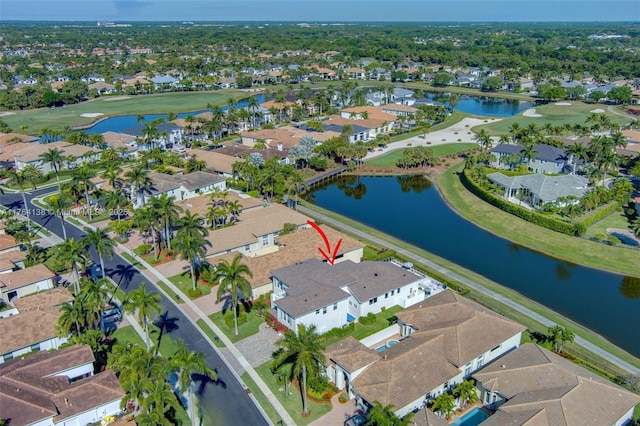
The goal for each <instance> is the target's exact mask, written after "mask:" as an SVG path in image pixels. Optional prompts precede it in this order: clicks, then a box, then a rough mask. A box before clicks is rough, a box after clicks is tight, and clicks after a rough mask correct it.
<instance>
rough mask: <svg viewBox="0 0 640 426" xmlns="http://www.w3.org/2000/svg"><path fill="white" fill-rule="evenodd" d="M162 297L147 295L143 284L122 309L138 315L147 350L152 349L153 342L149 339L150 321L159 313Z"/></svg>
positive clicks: (153, 294)
mask: <svg viewBox="0 0 640 426" xmlns="http://www.w3.org/2000/svg"><path fill="white" fill-rule="evenodd" d="M160 299H161V298H160V295H159V294H158V293H147V288H146V283H145V282H142V283H141V284H140V287H138V289H137V290H134V291H132V292H131V293H129V295H128V297H127V299H126V300H125V301H124V303H123V305H122V307H123V309H124V311H125V312H127V313H137V314H138V322H139V323H140V324H142V327H143V328H144V332H145V336H146V342H145V343H146V344H147V350H149V348H151V340H150V339H149V327H148V323H149V319H150V318H151V316H152V315H153V314H157V313H159V312H160V311H161V310H162V309H161V307H160Z"/></svg>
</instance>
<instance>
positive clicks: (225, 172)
mask: <svg viewBox="0 0 640 426" xmlns="http://www.w3.org/2000/svg"><path fill="white" fill-rule="evenodd" d="M187 154H189V155H195V157H196V158H197V159H198V160H202V161H204V162H205V163H207V169H208V170H209V171H210V172H212V173H216V174H218V175H220V176H223V177H225V178H231V177H234V174H233V164H234V163H237V162H240V163H243V162H245V161H246V160H245V159H244V158H238V157H234V156H231V155H226V154H221V153H219V152H217V151H215V150H214V151H209V150H205V149H196V148H193V149H188V150H187Z"/></svg>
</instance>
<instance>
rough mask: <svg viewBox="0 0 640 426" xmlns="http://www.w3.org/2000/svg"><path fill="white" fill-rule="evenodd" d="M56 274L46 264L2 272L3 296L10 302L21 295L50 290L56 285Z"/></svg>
mask: <svg viewBox="0 0 640 426" xmlns="http://www.w3.org/2000/svg"><path fill="white" fill-rule="evenodd" d="M55 276H56V274H54V273H53V272H51V271H50V270H49V269H48V268H47V267H46V266H44V265H35V266H32V267H30V268H25V269H18V270H17V271H13V272H10V273H6V274H0V291H1V292H2V293H1V298H2V299H3V300H5V301H9V302H10V301H12V300H14V299H17V298H19V297H24V296H26V295H29V294H33V293H38V292H40V291H44V290H50V289H52V288H53V287H54V282H53V281H54V278H55Z"/></svg>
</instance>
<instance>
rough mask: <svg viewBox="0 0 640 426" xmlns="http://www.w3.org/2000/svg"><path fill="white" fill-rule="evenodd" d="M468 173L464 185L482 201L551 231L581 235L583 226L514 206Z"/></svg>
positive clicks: (465, 173)
mask: <svg viewBox="0 0 640 426" xmlns="http://www.w3.org/2000/svg"><path fill="white" fill-rule="evenodd" d="M467 173H468V172H467V170H466V169H465V170H464V171H463V172H462V178H461V180H462V184H463V185H464V186H465V187H466V188H467V189H468V190H469V191H471V192H472V193H474V194H475V195H477V196H478V197H480V198H481V199H482V200H484V201H486V202H488V203H489V204H491V205H493V206H496V207H497V208H499V209H500V210H503V211H505V212H507V213H510V214H512V215H514V216H517V217H519V218H521V219H524V220H526V221H527V222H531V223H533V224H535V225H539V226H542V227H544V228H547V229H551V230H552V231H556V232H561V233H563V234H566V235H576V234H580V233H581V232H580V231H581V230H582V229H584V228H583V226H576V225H572V224H570V223H567V222H563V221H560V220H558V219H554V218H552V217H548V216H544V215H542V214H540V213H537V212H535V211H532V210H527V209H525V208H523V207H520V206H517V205H515V204H512V203H510V202H509V201H507V200H505V199H504V198H502V197H500V196H498V195H495V194H492V193H491V192H489V191H487V190H486V189H484V188H482V187H481V186H479V185H478V184H477V183H476V182H475V181H474V180H473V179H472V178H470V177H469V176H468V175H467Z"/></svg>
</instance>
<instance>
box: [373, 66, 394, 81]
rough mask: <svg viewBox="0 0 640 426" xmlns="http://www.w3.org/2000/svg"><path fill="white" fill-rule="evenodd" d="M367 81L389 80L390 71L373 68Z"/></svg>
mask: <svg viewBox="0 0 640 426" xmlns="http://www.w3.org/2000/svg"><path fill="white" fill-rule="evenodd" d="M369 80H391V71H388V70H386V69H384V68H375V69H373V70H372V71H371V72H369Z"/></svg>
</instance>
